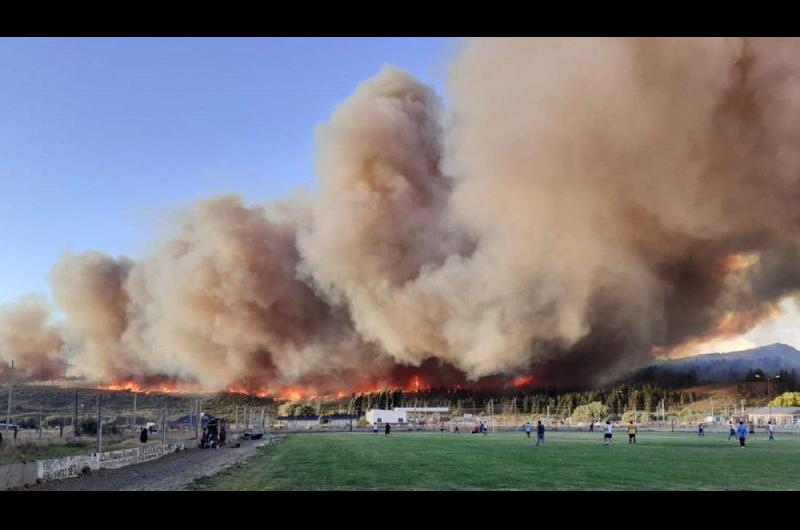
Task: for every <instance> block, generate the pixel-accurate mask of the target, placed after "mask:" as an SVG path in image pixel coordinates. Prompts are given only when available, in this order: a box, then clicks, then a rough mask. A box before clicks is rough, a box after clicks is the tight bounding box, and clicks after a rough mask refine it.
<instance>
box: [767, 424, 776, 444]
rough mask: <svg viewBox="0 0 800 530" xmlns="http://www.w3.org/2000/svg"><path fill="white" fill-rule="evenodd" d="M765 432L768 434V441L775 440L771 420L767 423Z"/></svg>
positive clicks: (773, 426)
mask: <svg viewBox="0 0 800 530" xmlns="http://www.w3.org/2000/svg"><path fill="white" fill-rule="evenodd" d="M767 432H768V433H769V439H770V440H774V439H775V436H774V434H775V425H773V424H772V420H770V421H768V422H767Z"/></svg>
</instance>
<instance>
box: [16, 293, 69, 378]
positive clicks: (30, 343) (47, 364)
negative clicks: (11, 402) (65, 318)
mask: <svg viewBox="0 0 800 530" xmlns="http://www.w3.org/2000/svg"><path fill="white" fill-rule="evenodd" d="M63 345H64V344H63V342H62V339H61V336H60V334H59V330H58V329H57V328H56V327H55V326H54V325H53V324H52V323H51V321H50V307H49V306H48V304H47V300H45V299H43V298H41V297H38V296H32V295H29V296H25V297H23V298H21V299H20V300H18V301H17V302H16V303H13V304H7V305H4V306H0V359H1V360H2V361H3V363H2V367H0V373H2V374H3V375H4V376H5V374H6V372H7V371H8V370H10V367H11V361H12V360H13V361H14V362H15V367H14V368H15V376H14V377H15V379H16V380H17V381H25V380H43V379H44V380H47V379H58V378H62V377H64V375H65V370H66V362H65V361H64V359H63V358H62V356H61V349H62V347H63Z"/></svg>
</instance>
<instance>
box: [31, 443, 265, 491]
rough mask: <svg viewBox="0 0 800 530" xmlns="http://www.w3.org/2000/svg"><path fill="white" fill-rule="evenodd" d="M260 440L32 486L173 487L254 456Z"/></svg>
mask: <svg viewBox="0 0 800 530" xmlns="http://www.w3.org/2000/svg"><path fill="white" fill-rule="evenodd" d="M262 443H263V442H248V441H242V442H241V447H236V448H233V447H229V448H225V449H197V448H190V449H187V450H186V451H181V452H179V453H173V454H170V455H168V456H165V457H162V458H159V459H158V460H152V461H150V462H144V463H142V464H137V465H133V466H128V467H123V468H120V469H104V470H101V471H98V472H95V473H92V474H91V475H88V476H85V477H78V478H70V479H66V480H60V481H56V482H48V483H45V484H41V485H39V486H36V487H33V488H31V489H32V490H46V491H175V490H182V489H186V487H187V486H188V485H189V484H191V483H192V482H193V481H194V480H195V479H197V478H201V477H205V476H210V475H214V474H216V473H218V472H220V471H222V470H223V469H225V468H227V467H229V466H232V465H234V464H236V463H239V462H242V461H244V460H246V459H248V458H249V457H251V456H253V455H254V454H255V451H256V447H258V446H260V445H261V444H262Z"/></svg>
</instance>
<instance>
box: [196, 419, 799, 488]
mask: <svg viewBox="0 0 800 530" xmlns="http://www.w3.org/2000/svg"><path fill="white" fill-rule="evenodd" d="M534 438H535V436H534ZM614 438H615V439H614V442H613V444H612V445H611V446H609V447H605V446H603V440H602V434H601V433H588V432H551V433H548V434H547V446H546V447H539V448H537V447H535V446H534V445H535V444H534V441H535V440H528V439H527V438H526V437H525V434H524V433H490V434H489V435H488V436H485V437H484V436H481V435H473V434H451V433H444V434H442V433H393V434H391V435H390V436H389V437H388V438H384V436H383V434H379V435H377V436H376V435H373V434H367V433H341V434H339V433H337V434H328V433H326V434H290V435H288V436H286V437H285V438H283V440H282V442H281V444H280V445H278V446H277V447H264V448H261V449H259V453H258V455H257V456H256V457H255V458H254V459H252V460H251V461H250V462H248V464H246V465H240V466H237V467H236V468H234V469H233V470H231V471H228V472H226V473H222V474H219V475H216V476H214V477H211V478H209V479H205V480H202V481H199V482H198V483H197V484H196V489H214V490H796V489H800V437H798V436H791V435H778V436H777V439H776V440H775V441H773V442H768V441H767V439H766V437H765V436H764V435H757V436H756V437H755V439H748V442H747V447H746V448H744V449H741V448H740V447H739V443H738V441H736V442H734V441H733V440H731V441H728V440H727V434H718V433H707V434H706V436H705V437H703V438H700V437H698V436H697V435H696V434H691V433H677V432H676V433H670V432H666V433H655V432H642V433H640V434H639V435H638V438H639V440H638V443H637V444H636V445H629V444H628V441H627V436H626V435H625V434H624V433H622V432H620V433H615V434H614Z"/></svg>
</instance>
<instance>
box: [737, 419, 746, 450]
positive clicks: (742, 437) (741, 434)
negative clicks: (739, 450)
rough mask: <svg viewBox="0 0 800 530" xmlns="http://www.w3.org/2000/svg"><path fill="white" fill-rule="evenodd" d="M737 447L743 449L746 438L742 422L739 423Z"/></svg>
mask: <svg viewBox="0 0 800 530" xmlns="http://www.w3.org/2000/svg"><path fill="white" fill-rule="evenodd" d="M738 432H739V445H740V446H742V447H744V440H745V438H747V427H746V426H745V424H744V422H743V421H740V422H739V430H738Z"/></svg>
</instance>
